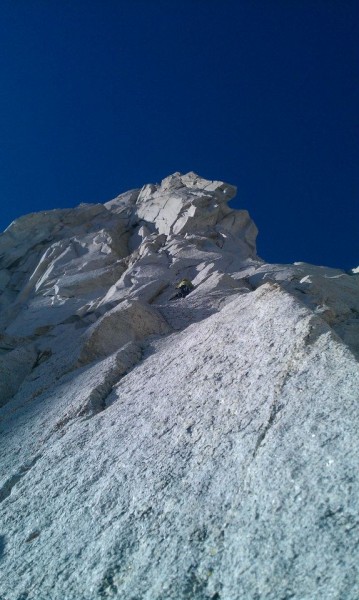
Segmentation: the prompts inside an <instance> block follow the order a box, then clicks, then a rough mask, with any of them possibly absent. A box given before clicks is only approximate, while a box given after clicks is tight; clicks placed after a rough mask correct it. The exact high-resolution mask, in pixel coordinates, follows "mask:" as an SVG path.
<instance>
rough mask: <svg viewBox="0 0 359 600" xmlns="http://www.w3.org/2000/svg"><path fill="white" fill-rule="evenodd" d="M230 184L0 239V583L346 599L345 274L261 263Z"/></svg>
mask: <svg viewBox="0 0 359 600" xmlns="http://www.w3.org/2000/svg"><path fill="white" fill-rule="evenodd" d="M234 194H235V188H234V187H233V186H230V185H228V184H224V183H222V182H217V181H213V182H212V181H206V180H204V179H202V178H200V177H198V176H197V175H195V174H194V173H189V174H187V175H180V174H179V173H175V174H174V175H171V176H170V177H168V178H166V179H165V180H164V181H163V182H162V183H161V184H159V185H158V184H156V185H152V184H151V185H147V186H144V187H143V188H142V189H141V190H131V191H130V192H126V193H125V194H121V195H120V196H118V197H117V198H115V199H114V200H112V201H110V202H107V203H106V204H105V205H81V206H80V207H77V208H75V209H72V210H65V211H50V212H46V213H39V214H37V215H28V216H24V217H22V218H21V219H19V220H18V221H16V222H15V223H14V224H12V225H11V226H10V227H9V228H8V230H7V231H6V232H5V233H4V234H2V235H1V236H0V257H1V258H0V289H1V292H2V293H1V296H0V304H1V317H0V321H1V332H0V375H1V379H0V399H1V401H0V406H1V407H0V502H1V504H0V574H1V576H0V599H1V600H25V599H26V600H97V599H99V600H102V599H106V598H108V599H109V598H115V599H121V600H139V599H141V600H142V599H144V600H186V599H188V600H189V599H194V600H209V599H212V600H287V599H289V598H293V599H295V600H322V599H325V600H357V599H358V598H359V578H358V566H357V565H358V558H359V557H358V540H359V536H358V520H359V519H358V497H359V489H358V455H359V451H358V450H359V449H358V445H359V443H358V435H357V432H358V410H357V405H358V395H359V394H358V390H359V385H358V384H359V369H358V362H357V356H358V351H359V346H358V333H359V331H358V323H359V319H358V315H359V295H358V285H359V284H358V276H357V275H356V274H355V269H354V270H353V271H352V272H351V273H345V272H343V271H340V270H338V269H330V268H326V267H317V266H314V265H307V264H304V263H295V264H294V265H270V264H266V263H265V262H264V261H263V260H261V259H260V258H258V256H257V255H256V250H255V238H256V234H257V230H256V227H255V225H254V224H253V222H252V221H251V219H250V217H249V215H248V213H247V212H246V211H244V210H243V211H233V210H232V209H230V208H228V206H227V200H228V199H230V198H232V197H233V195H234ZM182 277H189V278H190V279H191V280H192V281H193V283H194V285H195V289H194V291H193V292H191V293H190V294H189V295H188V296H187V297H186V298H184V299H175V300H171V297H172V296H173V295H174V285H175V283H176V282H177V281H178V280H179V279H181V278H182Z"/></svg>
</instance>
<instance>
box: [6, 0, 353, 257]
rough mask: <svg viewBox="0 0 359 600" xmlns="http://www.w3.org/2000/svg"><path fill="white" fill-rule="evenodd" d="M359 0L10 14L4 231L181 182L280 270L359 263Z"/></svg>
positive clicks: (99, 3)
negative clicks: (189, 175) (192, 177)
mask: <svg viewBox="0 0 359 600" xmlns="http://www.w3.org/2000/svg"><path fill="white" fill-rule="evenodd" d="M358 40H359V3H358V2H357V0H355V1H350V0H345V1H343V0H323V1H321V0H261V1H259V0H233V1H232V0H2V3H1V19H0V44H1V53H0V74H1V91H0V119H1V145H0V192H1V197H2V202H1V207H2V208H1V211H0V229H1V230H3V229H4V228H5V227H6V226H7V225H8V224H9V223H10V222H11V221H12V220H13V219H15V218H16V217H18V216H20V215H22V214H24V213H28V212H35V211H39V210H45V209H51V208H58V207H71V206H75V205H76V204H78V203H80V202H105V201H106V200H108V199H110V198H112V197H114V196H116V195H117V194H119V193H121V192H123V191H126V190H127V189H130V188H134V187H140V186H142V185H143V184H144V183H148V182H158V181H160V180H161V179H162V178H164V177H165V176H167V175H169V174H170V173H173V172H174V171H181V172H187V171H196V172H197V173H198V174H200V175H201V176H203V177H206V178H209V179H222V180H225V181H228V182H229V183H234V184H236V185H237V186H238V196H237V199H236V201H235V202H234V205H235V207H237V208H247V209H248V210H249V212H250V214H251V215H252V217H253V219H254V220H255V222H256V224H257V225H258V227H259V230H260V233H259V238H258V251H259V254H260V255H261V256H262V257H263V258H264V259H265V260H267V261H268V262H282V263H285V262H293V261H306V262H311V263H314V264H321V265H328V266H334V267H341V268H344V269H348V268H350V267H353V266H356V265H357V264H359V255H358V254H359V253H358V237H359V236H358V233H359V200H358V195H359V169H358V164H359V77H358V65H359V43H358Z"/></svg>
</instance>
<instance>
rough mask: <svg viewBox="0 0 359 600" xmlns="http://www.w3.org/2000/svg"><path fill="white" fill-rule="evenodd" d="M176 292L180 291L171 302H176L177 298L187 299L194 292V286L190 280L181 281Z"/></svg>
mask: <svg viewBox="0 0 359 600" xmlns="http://www.w3.org/2000/svg"><path fill="white" fill-rule="evenodd" d="M176 290H178V291H177V293H176V294H175V295H174V296H172V298H170V300H174V299H175V298H185V297H186V296H188V294H189V293H190V292H192V290H194V285H193V283H192V281H190V280H189V279H181V281H180V282H179V283H177V285H176Z"/></svg>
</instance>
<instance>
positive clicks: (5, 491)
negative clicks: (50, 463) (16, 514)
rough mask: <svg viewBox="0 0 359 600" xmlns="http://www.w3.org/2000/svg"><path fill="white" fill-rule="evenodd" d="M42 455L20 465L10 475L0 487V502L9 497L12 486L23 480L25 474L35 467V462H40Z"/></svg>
mask: <svg viewBox="0 0 359 600" xmlns="http://www.w3.org/2000/svg"><path fill="white" fill-rule="evenodd" d="M41 456H42V454H38V455H36V456H35V457H34V458H33V459H32V460H31V461H30V462H28V463H26V464H24V465H21V467H19V469H18V470H17V472H16V473H14V474H13V475H11V476H10V477H9V478H8V479H7V480H6V481H5V482H4V483H3V484H2V485H1V486H0V502H3V500H5V499H6V498H7V497H8V496H10V494H11V492H12V490H13V488H14V486H15V485H16V484H17V483H18V482H19V481H20V480H21V479H22V478H23V477H25V475H27V473H28V472H29V471H30V470H31V469H32V467H33V466H34V465H36V463H37V461H38V460H40V458H41Z"/></svg>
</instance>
